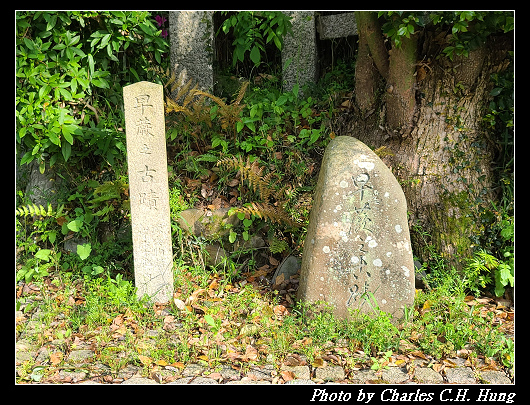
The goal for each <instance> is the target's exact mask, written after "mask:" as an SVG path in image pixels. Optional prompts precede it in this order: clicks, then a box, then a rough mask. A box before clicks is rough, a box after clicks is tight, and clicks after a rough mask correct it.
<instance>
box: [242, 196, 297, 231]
mask: <svg viewBox="0 0 530 405" xmlns="http://www.w3.org/2000/svg"><path fill="white" fill-rule="evenodd" d="M234 212H236V213H238V212H242V213H244V214H248V215H256V216H257V217H259V218H261V219H268V220H269V221H271V222H276V223H278V224H284V223H286V224H288V225H291V226H295V227H299V226H300V224H299V223H298V222H295V221H293V220H292V219H291V217H290V216H289V214H287V212H285V210H283V209H279V208H278V207H275V206H273V205H271V204H269V203H267V202H264V203H257V202H252V203H250V205H247V206H245V207H239V208H237V209H236V210H235V211H234Z"/></svg>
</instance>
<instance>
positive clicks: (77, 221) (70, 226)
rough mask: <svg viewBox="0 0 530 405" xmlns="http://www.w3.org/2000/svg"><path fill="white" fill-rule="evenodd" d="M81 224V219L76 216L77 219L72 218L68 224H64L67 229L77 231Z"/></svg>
mask: <svg viewBox="0 0 530 405" xmlns="http://www.w3.org/2000/svg"><path fill="white" fill-rule="evenodd" d="M82 225H83V220H82V219H79V218H78V219H74V220H73V221H70V222H69V223H68V225H66V226H67V227H68V229H70V230H71V231H73V232H79V230H80V229H81V226H82Z"/></svg>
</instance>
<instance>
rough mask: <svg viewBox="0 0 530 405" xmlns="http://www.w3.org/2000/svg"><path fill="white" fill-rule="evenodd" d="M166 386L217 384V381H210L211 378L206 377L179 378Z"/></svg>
mask: <svg viewBox="0 0 530 405" xmlns="http://www.w3.org/2000/svg"><path fill="white" fill-rule="evenodd" d="M168 384H171V385H179V384H219V383H218V382H217V381H215V380H212V379H211V378H206V377H196V378H193V377H186V378H179V379H178V380H175V381H172V382H170V383H168Z"/></svg>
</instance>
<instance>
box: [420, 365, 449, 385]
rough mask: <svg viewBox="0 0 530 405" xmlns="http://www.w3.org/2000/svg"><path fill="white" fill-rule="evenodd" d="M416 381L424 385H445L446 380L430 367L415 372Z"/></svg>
mask: <svg viewBox="0 0 530 405" xmlns="http://www.w3.org/2000/svg"><path fill="white" fill-rule="evenodd" d="M414 379H415V380H416V381H418V382H419V383H424V384H443V382H444V379H443V377H442V376H441V375H440V373H437V372H436V371H434V370H433V369H432V368H428V367H418V368H416V370H415V371H414Z"/></svg>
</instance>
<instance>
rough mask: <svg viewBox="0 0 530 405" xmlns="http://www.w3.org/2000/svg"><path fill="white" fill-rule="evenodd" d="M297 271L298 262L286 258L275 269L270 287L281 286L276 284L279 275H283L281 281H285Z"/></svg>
mask: <svg viewBox="0 0 530 405" xmlns="http://www.w3.org/2000/svg"><path fill="white" fill-rule="evenodd" d="M298 270H300V260H299V259H298V258H297V257H294V256H287V257H286V258H285V259H283V261H282V262H281V263H280V265H279V266H278V268H277V269H276V272H275V273H274V276H272V285H276V284H281V282H279V283H276V279H277V278H278V276H280V274H283V280H285V281H287V280H289V278H290V277H291V276H294V275H295V274H296V273H298ZM280 278H281V277H280Z"/></svg>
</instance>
